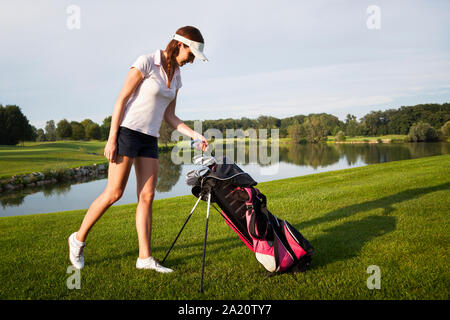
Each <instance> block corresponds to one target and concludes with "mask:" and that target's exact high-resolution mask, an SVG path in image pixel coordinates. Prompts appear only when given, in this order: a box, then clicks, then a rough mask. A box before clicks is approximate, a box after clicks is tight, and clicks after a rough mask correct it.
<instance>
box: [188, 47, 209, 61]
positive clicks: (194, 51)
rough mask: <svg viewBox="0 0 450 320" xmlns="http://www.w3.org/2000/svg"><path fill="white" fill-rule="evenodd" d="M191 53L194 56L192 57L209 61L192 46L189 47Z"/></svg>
mask: <svg viewBox="0 0 450 320" xmlns="http://www.w3.org/2000/svg"><path fill="white" fill-rule="evenodd" d="M189 48H190V49H191V51H192V53H193V54H194V56H195V57H196V58H198V59H200V60H203V61H205V62H206V61H209V60H208V58H206V56H205V55H204V54H203V52H201V51H200V50H198V49H197V48H194V47H193V46H190V47H189Z"/></svg>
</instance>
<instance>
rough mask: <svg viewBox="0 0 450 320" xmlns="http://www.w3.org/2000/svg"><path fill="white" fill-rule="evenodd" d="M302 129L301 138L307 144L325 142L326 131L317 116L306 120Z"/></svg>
mask: <svg viewBox="0 0 450 320" xmlns="http://www.w3.org/2000/svg"><path fill="white" fill-rule="evenodd" d="M302 127H303V128H304V133H303V136H304V138H305V139H306V141H307V142H311V143H317V142H321V141H326V140H327V135H328V129H327V128H326V127H325V126H324V124H323V123H322V121H321V120H320V118H319V117H318V116H315V115H314V116H310V117H308V118H306V119H305V122H303V125H302Z"/></svg>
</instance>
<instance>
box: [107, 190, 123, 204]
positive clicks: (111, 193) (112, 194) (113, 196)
mask: <svg viewBox="0 0 450 320" xmlns="http://www.w3.org/2000/svg"><path fill="white" fill-rule="evenodd" d="M122 195H123V190H122V189H112V190H105V196H106V199H107V201H108V203H109V204H113V203H115V202H117V201H119V199H120V198H122Z"/></svg>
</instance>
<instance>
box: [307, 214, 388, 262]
mask: <svg viewBox="0 0 450 320" xmlns="http://www.w3.org/2000/svg"><path fill="white" fill-rule="evenodd" d="M395 227H396V218H395V217H390V216H370V217H366V218H364V219H361V220H359V221H350V222H346V223H343V224H340V225H338V226H336V227H332V228H329V229H325V230H324V232H325V234H324V235H321V236H319V237H317V238H315V239H312V240H311V244H312V245H313V246H314V248H315V254H314V256H313V263H312V267H313V268H317V267H322V266H324V265H327V264H330V263H333V262H336V261H342V260H346V259H351V258H354V257H356V256H357V255H358V254H359V253H360V251H361V248H362V247H363V246H364V245H365V244H366V243H367V242H369V241H370V240H372V239H374V238H377V237H381V236H383V235H385V234H388V233H390V232H392V231H394V230H395Z"/></svg>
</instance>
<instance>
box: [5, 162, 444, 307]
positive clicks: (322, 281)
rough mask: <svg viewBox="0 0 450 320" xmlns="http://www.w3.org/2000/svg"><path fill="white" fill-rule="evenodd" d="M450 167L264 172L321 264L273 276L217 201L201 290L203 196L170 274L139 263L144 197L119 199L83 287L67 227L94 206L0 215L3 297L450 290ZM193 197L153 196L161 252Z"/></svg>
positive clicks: (265, 186) (427, 295) (277, 202)
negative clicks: (371, 270) (372, 280)
mask: <svg viewBox="0 0 450 320" xmlns="http://www.w3.org/2000/svg"><path fill="white" fill-rule="evenodd" d="M449 168H450V156H449V155H444V156H435V157H428V158H421V159H414V160H406V161H398V162H390V163H383V164H376V165H369V166H366V167H358V168H352V169H346V170H340V171H334V172H326V173H320V174H314V175H309V176H303V177H296V178H290V179H283V180H279V181H271V182H265V183H260V184H258V188H259V189H260V190H261V191H262V192H263V193H264V194H266V196H267V199H268V207H269V209H270V210H271V211H272V212H273V213H274V214H275V215H277V216H279V217H282V218H285V219H287V220H288V221H289V222H291V224H293V225H294V226H296V227H297V228H298V229H299V230H300V231H301V232H302V233H303V234H304V236H305V237H306V238H307V239H309V240H310V242H311V243H312V245H313V246H314V247H315V249H316V255H315V256H314V258H313V266H312V269H311V270H309V271H308V272H306V273H303V274H295V275H292V274H283V275H278V276H274V277H266V272H265V270H264V269H263V267H262V266H261V265H260V264H259V263H258V262H257V261H256V259H255V258H254V256H253V254H252V253H251V252H250V251H249V250H248V249H247V248H246V246H245V245H244V244H243V243H242V242H241V241H240V240H239V238H238V237H237V235H236V234H234V233H233V232H232V231H231V230H230V229H229V228H228V226H227V225H226V224H225V222H224V221H223V218H222V217H221V216H220V215H219V214H218V213H216V212H215V211H214V210H213V212H212V213H211V216H210V221H209V230H208V232H209V233H208V247H207V254H206V267H205V282H204V290H205V294H204V295H200V294H199V293H198V287H199V280H200V269H201V258H202V248H203V236H204V222H205V212H206V204H205V203H204V202H202V203H201V204H200V205H199V208H198V209H197V210H198V211H197V212H196V213H195V214H194V215H193V217H192V218H191V220H190V222H189V223H188V225H187V226H186V228H185V230H184V231H183V234H182V235H181V237H180V238H179V240H178V242H177V244H176V246H175V248H174V249H173V251H172V253H171V255H170V256H169V258H168V260H167V261H166V265H167V266H168V267H171V268H173V269H174V270H175V272H174V273H172V274H158V273H156V272H154V271H150V270H149V271H141V270H136V268H135V262H136V258H137V254H138V251H137V236H136V231H135V221H134V216H135V212H134V211H135V208H136V205H135V204H131V205H124V206H113V207H112V208H110V209H109V211H108V212H107V213H106V214H105V216H104V217H103V218H102V219H101V220H100V221H99V222H98V223H97V225H96V226H95V227H94V229H93V231H92V233H91V234H90V236H89V239H88V245H87V247H86V250H85V258H86V267H85V268H84V269H83V270H82V271H81V289H79V290H77V289H73V290H69V289H68V288H67V286H66V281H67V279H68V277H69V276H71V274H67V273H66V272H67V268H68V266H69V261H68V251H67V237H68V235H69V234H70V233H71V232H73V231H74V230H76V229H77V228H78V227H79V225H80V223H81V220H82V219H83V216H84V213H85V210H78V211H70V212H61V213H51V214H42V215H30V216H20V217H4V218H0V242H1V245H0V257H1V258H0V282H1V286H0V299H448V298H449V287H450V271H449V270H450V269H449V267H450V266H449V260H448V257H449V237H448V235H449V216H448V208H449V207H450V197H449V189H450V175H449ZM194 203H195V198H194V197H193V196H184V197H177V198H170V199H163V200H157V201H155V203H154V222H153V239H152V244H153V247H152V249H153V255H154V256H155V257H156V258H158V259H162V258H163V256H164V254H165V252H166V250H167V249H168V247H169V246H170V244H171V242H172V240H173V239H174V237H175V236H176V234H177V232H178V231H179V229H180V227H181V225H182V223H183V222H184V220H185V218H186V217H187V214H188V213H189V210H190V209H191V208H192V206H193V204H194ZM371 265H376V266H379V268H380V271H381V289H380V290H376V289H374V290H369V289H368V288H367V285H366V281H367V279H368V277H369V276H370V274H368V273H367V272H366V271H367V268H368V267H369V266H371ZM236 288H239V290H236Z"/></svg>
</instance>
